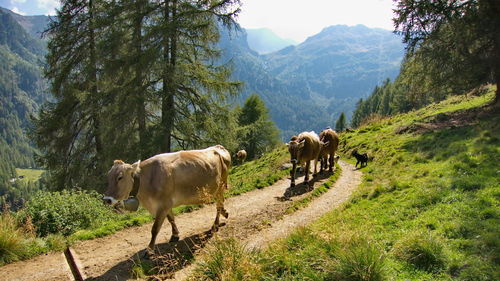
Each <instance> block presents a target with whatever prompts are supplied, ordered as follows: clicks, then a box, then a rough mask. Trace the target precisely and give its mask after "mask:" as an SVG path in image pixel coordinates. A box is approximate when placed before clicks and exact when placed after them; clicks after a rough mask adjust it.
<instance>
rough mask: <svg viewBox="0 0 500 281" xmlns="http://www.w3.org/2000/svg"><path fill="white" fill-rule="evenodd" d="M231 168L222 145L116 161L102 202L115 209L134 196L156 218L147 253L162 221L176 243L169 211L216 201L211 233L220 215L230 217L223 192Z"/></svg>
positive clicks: (172, 220) (171, 214)
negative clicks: (117, 205) (169, 226)
mask: <svg viewBox="0 0 500 281" xmlns="http://www.w3.org/2000/svg"><path fill="white" fill-rule="evenodd" d="M230 166H231V155H230V153H229V152H228V151H227V150H226V149H225V148H224V147H223V146H221V145H216V146H212V147H209V148H206V149H202V150H189V151H178V152H173V153H163V154H158V155H156V156H153V157H151V158H149V159H147V160H144V161H142V162H141V161H138V162H136V163H134V164H127V163H124V162H123V161H121V160H115V162H114V165H113V167H111V170H110V171H109V172H108V189H107V191H106V193H105V196H104V197H103V200H104V202H105V203H107V204H110V205H113V206H114V205H116V204H118V203H119V202H120V201H123V200H125V199H128V198H129V196H130V195H131V193H132V195H134V194H133V193H136V194H137V199H138V200H139V202H140V204H141V205H142V206H143V207H144V208H146V209H147V210H148V211H149V212H150V213H151V215H152V216H153V217H154V218H155V221H154V224H153V228H152V229H151V242H150V243H149V245H148V250H153V248H154V245H155V241H156V236H157V235H158V232H159V231H160V228H161V226H162V224H163V222H164V220H165V218H168V221H169V222H170V224H171V226H172V236H171V238H170V242H175V241H178V240H179V230H178V229H177V225H176V224H175V220H174V214H173V212H172V208H174V207H177V206H180V205H191V204H203V203H208V202H211V201H213V200H215V202H216V204H217V214H216V216H215V221H214V224H213V226H212V230H213V231H216V230H217V229H218V226H219V216H220V215H221V214H222V215H223V216H224V217H225V218H227V217H228V216H229V214H228V213H227V211H226V210H225V209H224V192H225V190H226V189H227V177H228V171H229V168H230ZM132 190H134V192H132Z"/></svg>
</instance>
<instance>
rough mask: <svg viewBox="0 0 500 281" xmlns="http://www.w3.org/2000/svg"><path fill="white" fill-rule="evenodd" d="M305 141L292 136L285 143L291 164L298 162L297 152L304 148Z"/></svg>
mask: <svg viewBox="0 0 500 281" xmlns="http://www.w3.org/2000/svg"><path fill="white" fill-rule="evenodd" d="M305 143H306V140H305V139H302V140H300V139H298V138H297V137H292V138H291V139H290V142H289V143H287V144H286V146H288V152H290V162H292V164H297V163H298V162H299V161H298V158H299V154H300V151H301V150H302V149H303V148H304V144H305Z"/></svg>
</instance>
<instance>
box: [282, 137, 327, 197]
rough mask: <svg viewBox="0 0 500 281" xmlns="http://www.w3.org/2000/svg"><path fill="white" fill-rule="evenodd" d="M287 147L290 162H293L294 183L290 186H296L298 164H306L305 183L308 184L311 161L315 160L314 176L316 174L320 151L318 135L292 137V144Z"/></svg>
mask: <svg viewBox="0 0 500 281" xmlns="http://www.w3.org/2000/svg"><path fill="white" fill-rule="evenodd" d="M286 145H287V146H288V152H290V161H291V162H292V179H291V180H292V181H291V183H290V186H292V187H293V186H295V170H296V168H297V164H299V165H302V164H306V168H305V174H306V175H305V178H304V183H305V184H307V182H308V181H309V165H310V163H311V160H314V175H315V174H316V169H317V168H316V166H317V163H318V155H319V150H320V143H319V137H318V135H317V134H316V133H315V132H302V133H300V134H299V135H298V136H297V137H295V136H294V137H292V138H291V140H290V142H289V143H287V144H286Z"/></svg>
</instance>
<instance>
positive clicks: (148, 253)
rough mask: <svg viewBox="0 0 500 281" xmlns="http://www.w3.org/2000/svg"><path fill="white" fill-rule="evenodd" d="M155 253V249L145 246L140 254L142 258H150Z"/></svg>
mask: <svg viewBox="0 0 500 281" xmlns="http://www.w3.org/2000/svg"><path fill="white" fill-rule="evenodd" d="M154 255H155V251H154V250H153V249H151V248H147V249H146V250H145V251H144V254H142V258H143V259H145V260H150V259H151V258H152V257H153V256H154Z"/></svg>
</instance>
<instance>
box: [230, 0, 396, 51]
mask: <svg viewBox="0 0 500 281" xmlns="http://www.w3.org/2000/svg"><path fill="white" fill-rule="evenodd" d="M242 3H243V6H242V8H241V9H242V12H241V14H240V16H239V18H238V22H239V23H240V24H241V26H243V27H245V28H261V27H267V28H269V29H271V30H272V31H274V32H275V33H276V34H278V35H279V36H280V37H283V38H286V39H292V40H295V41H297V42H299V43H300V42H302V41H304V40H305V39H306V38H307V37H309V36H311V35H314V34H316V33H318V32H320V31H321V30H322V29H323V28H324V27H327V26H331V25H336V24H345V25H356V24H364V25H366V26H368V27H379V28H383V29H388V30H393V25H392V18H393V15H392V8H393V2H392V0H242Z"/></svg>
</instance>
